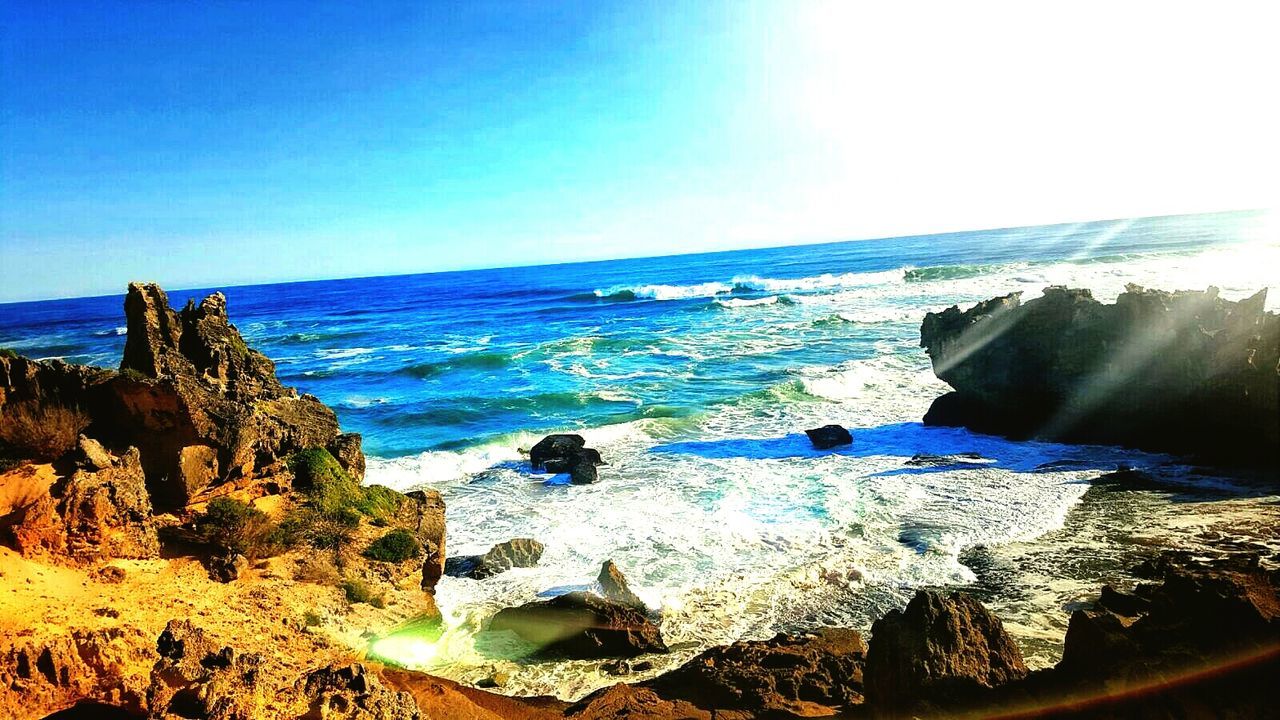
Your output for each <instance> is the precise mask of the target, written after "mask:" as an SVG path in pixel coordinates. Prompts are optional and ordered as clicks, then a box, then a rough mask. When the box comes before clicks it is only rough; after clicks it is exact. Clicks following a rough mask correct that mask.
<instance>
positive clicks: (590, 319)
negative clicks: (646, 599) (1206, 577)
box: [0, 213, 1259, 457]
mask: <svg viewBox="0 0 1280 720" xmlns="http://www.w3.org/2000/svg"><path fill="white" fill-rule="evenodd" d="M1258 225H1259V215H1258V214H1256V213H1243V214H1226V215H1205V216H1184V217H1169V218H1151V219H1143V220H1137V221H1111V222H1096V223H1080V224H1073V225H1054V226H1044V227H1033V228H1018V229H1006V230H989V231H981V232H964V233H953V234H946V235H929V236H920V237H906V238H893V239H881V240H867V241H856V242H844V243H835V244H824V245H809V246H802V247H783V248H773V249H764V250H744V251H735V252H720V253H711V254H700V255H684V256H674V257H662V258H648V259H639V260H620V261H610V262H594V263H580V264H567V265H555V266H543V267H525V268H512V269H498V270H479V271H467V272H451V273H437V274H425V275H406V276H395V277H379V278H369V279H359V280H333V281H321V282H303V283H291V284H278V285H259V286H249V287H232V288H225V289H223V291H224V292H225V294H226V295H227V298H228V304H229V309H230V314H231V317H232V321H233V322H234V323H235V324H236V325H237V326H238V327H239V328H240V330H241V331H242V332H243V333H244V335H245V337H246V338H247V340H248V341H249V342H250V344H251V345H253V346H254V347H256V348H258V349H259V350H261V351H262V352H264V353H266V354H267V355H268V356H269V357H271V358H272V359H274V360H275V362H276V365H277V369H278V372H279V375H280V377H281V379H282V380H283V381H284V382H285V383H286V384H290V385H295V386H297V387H298V388H300V389H301V390H302V391H305V392H309V393H313V394H315V395H317V396H319V397H320V398H321V399H322V400H324V401H325V402H327V403H329V404H330V405H332V406H333V407H335V408H336V409H337V411H338V413H339V415H340V418H341V420H342V423H343V425H344V426H345V427H347V428H349V429H353V430H356V431H359V432H361V433H363V434H364V435H365V437H366V447H367V450H368V451H369V453H370V454H373V455H378V456H385V457H395V456H402V455H408V454H412V453H418V452H421V451H424V450H449V449H459V448H464V447H468V446H472V445H475V444H478V443H481V442H484V441H487V440H492V439H494V438H497V437H501V436H503V435H506V434H510V433H512V432H516V431H528V432H537V431H542V430H549V429H556V428H565V427H598V426H602V425H608V424H614V423H620V422H626V421H629V420H635V419H638V418H646V417H683V416H690V415H695V414H698V413H703V412H706V411H707V409H708V408H711V407H714V406H716V405H717V404H718V403H725V402H732V401H734V400H735V399H737V398H740V397H742V396H744V395H747V394H750V393H753V392H756V391H759V390H760V389H761V388H765V387H769V386H771V385H774V384H777V383H780V382H785V381H786V380H787V379H788V378H789V377H791V376H792V375H793V374H794V373H795V372H797V370H798V369H803V368H806V367H829V366H834V365H836V364H838V363H841V362H844V361H847V360H850V359H858V358H867V357H872V356H874V355H875V354H876V353H877V352H878V351H877V350H876V343H877V342H887V341H893V340H900V339H902V338H904V337H906V338H910V336H911V335H912V333H913V332H914V329H915V328H917V327H918V324H919V321H920V319H921V317H922V316H923V313H924V311H925V310H926V309H931V308H933V307H935V306H937V305H938V304H939V302H938V301H939V300H941V301H942V303H943V304H945V303H946V302H948V301H950V300H952V299H965V298H968V297H969V296H970V295H974V293H972V292H968V291H970V290H980V292H978V293H977V294H976V295H974V297H973V299H977V297H979V296H982V297H985V296H988V295H992V294H995V293H998V292H1004V291H1007V290H1009V289H1011V288H1010V287H1008V285H1010V283H1009V282H1006V283H1004V285H1002V284H1001V282H1000V281H1001V280H1009V281H1014V282H1012V284H1017V285H1018V286H1019V287H1020V288H1021V287H1022V286H1023V285H1030V286H1035V285H1037V284H1038V283H1040V282H1041V279H1042V278H1041V277H1040V276H1039V275H1038V274H1037V273H1038V272H1039V271H1040V269H1042V268H1044V267H1046V266H1051V265H1053V264H1054V263H1062V262H1068V263H1074V264H1086V265H1087V264H1103V265H1107V264H1110V265H1116V264H1120V265H1123V264H1125V263H1133V262H1135V261H1137V260H1138V259H1140V258H1143V257H1150V256H1157V255H1165V254H1172V255H1177V254H1186V253H1194V252H1197V251H1201V250H1203V249H1205V248H1206V247H1209V246H1212V245H1215V244H1231V243H1236V242H1240V241H1242V240H1249V239H1253V238H1255V236H1256V233H1257V229H1258ZM984 277H987V278H990V280H991V282H990V283H984V282H978V283H977V284H976V287H975V283H974V282H973V281H974V280H975V279H979V280H980V279H982V278H984ZM1051 279H1052V278H1047V277H1046V278H1043V281H1044V282H1048V281H1049V280H1051ZM951 281H956V282H955V283H953V284H956V287H955V288H948V287H947V283H948V282H951ZM966 281H967V282H968V284H967V285H965V284H964V283H965V282H966ZM1023 281H1029V282H1023ZM957 283H958V284H957ZM121 290H122V292H123V288H122V289H121ZM933 290H938V292H933ZM949 290H956V291H955V292H948V291H949ZM207 292H209V291H207V290H177V289H171V290H170V299H171V301H172V303H173V304H174V305H175V307H180V306H181V305H182V304H183V303H184V302H185V301H186V299H187V298H197V299H198V298H200V297H202V296H203V295H204V294H206V293H207ZM842 300H847V301H848V302H841V301H842ZM735 306H736V307H735ZM860 313H861V315H862V317H859V314H860ZM123 325H124V319H123V310H122V295H121V296H110V297H98V298H84V299H75V300H58V301H49V302H35V303H17V304H7V305H0V346H3V347H10V348H13V349H15V350H18V351H19V352H22V353H24V354H27V355H30V356H33V357H62V358H65V359H67V360H68V361H72V362H81V363H90V364H98V365H105V366H114V365H115V364H116V363H117V362H118V359H119V356H120V352H121V350H122V348H123V345H124V337H123V336H122V333H123ZM778 333H785V338H779V337H778Z"/></svg>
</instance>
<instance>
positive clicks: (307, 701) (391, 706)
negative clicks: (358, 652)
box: [293, 663, 422, 720]
mask: <svg viewBox="0 0 1280 720" xmlns="http://www.w3.org/2000/svg"><path fill="white" fill-rule="evenodd" d="M293 695H294V698H295V699H294V700H293V705H294V707H296V708H298V709H302V708H305V713H301V714H299V715H298V717H308V718H311V717H315V718H333V719H334V720H419V719H420V718H421V717H422V713H421V712H420V711H419V710H418V706H417V704H416V703H415V702H414V698H413V696H412V695H410V694H409V693H407V692H401V691H397V690H393V689H391V688H388V687H387V686H386V685H384V684H383V683H382V681H381V680H380V679H379V678H378V676H377V674H375V673H373V672H370V671H369V670H368V669H366V668H365V666H364V665H362V664H360V663H355V664H352V665H345V666H337V665H331V666H329V667H326V668H321V669H319V670H314V671H312V672H310V673H308V674H307V675H306V676H305V677H304V678H302V679H301V680H299V681H298V683H297V685H296V686H295V688H294V690H293Z"/></svg>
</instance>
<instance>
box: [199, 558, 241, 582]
mask: <svg viewBox="0 0 1280 720" xmlns="http://www.w3.org/2000/svg"><path fill="white" fill-rule="evenodd" d="M206 563H207V566H208V569H209V579H210V580H216V581H218V582H222V583H228V582H231V581H232V580H236V579H238V578H239V577H240V576H241V575H242V574H244V572H245V571H246V570H248V569H249V559H248V558H246V557H245V556H243V555H241V554H240V553H236V552H232V553H227V554H225V555H214V556H212V557H210V558H209V559H208V560H207V561H206Z"/></svg>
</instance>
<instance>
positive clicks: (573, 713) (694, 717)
mask: <svg viewBox="0 0 1280 720" xmlns="http://www.w3.org/2000/svg"><path fill="white" fill-rule="evenodd" d="M565 717H570V718H576V719H577V720H614V719H615V718H629V719H630V720H711V718H712V717H713V716H712V714H711V713H709V712H707V711H706V710H703V709H701V708H699V707H697V706H696V705H694V704H692V703H689V702H687V701H684V700H668V699H666V698H663V697H660V696H659V695H658V694H657V693H655V692H654V691H653V690H650V689H648V688H644V687H637V686H635V685H623V684H618V685H614V686H612V687H607V688H602V689H600V690H597V691H596V692H593V693H591V694H590V695H588V696H586V697H585V698H583V699H582V700H579V701H578V702H577V703H576V704H574V705H573V706H571V707H570V708H569V709H568V710H566V711H565Z"/></svg>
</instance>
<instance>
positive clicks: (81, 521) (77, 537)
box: [0, 438, 160, 563]
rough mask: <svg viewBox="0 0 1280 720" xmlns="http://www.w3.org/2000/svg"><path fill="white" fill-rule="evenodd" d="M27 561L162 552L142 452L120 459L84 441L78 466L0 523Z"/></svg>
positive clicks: (84, 559)
mask: <svg viewBox="0 0 1280 720" xmlns="http://www.w3.org/2000/svg"><path fill="white" fill-rule="evenodd" d="M0 524H7V525H8V526H9V527H8V532H9V534H10V536H11V538H12V542H13V546H14V548H15V549H17V550H18V551H19V552H20V553H22V554H23V555H25V556H27V557H44V558H48V559H50V560H53V561H55V562H64V561H65V562H71V563H85V562H93V561H97V560H104V559H112V558H152V557H156V556H157V555H158V554H159V552H160V541H159V538H158V536H157V532H156V523H155V520H154V519H153V517H152V508H151V500H150V497H149V495H148V493H147V488H146V479H145V477H144V475H143V471H142V463H141V460H140V457H139V453H138V451H137V450H136V449H135V448H129V450H128V451H127V452H125V453H124V454H122V455H119V456H116V455H112V454H110V453H108V452H107V451H106V450H105V449H103V447H102V446H101V445H100V444H98V443H97V442H96V441H93V440H90V439H88V438H81V441H80V445H79V458H78V463H77V464H76V465H75V466H73V468H72V469H71V470H70V474H69V475H64V476H61V477H58V478H56V479H55V481H54V482H53V483H52V484H51V485H50V486H49V487H48V490H47V492H45V493H44V494H40V495H36V496H35V497H34V498H33V499H30V501H29V502H28V504H26V505H25V506H23V507H20V508H17V509H16V510H14V511H13V512H11V513H10V514H9V515H8V516H6V517H5V518H4V519H3V520H0Z"/></svg>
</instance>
